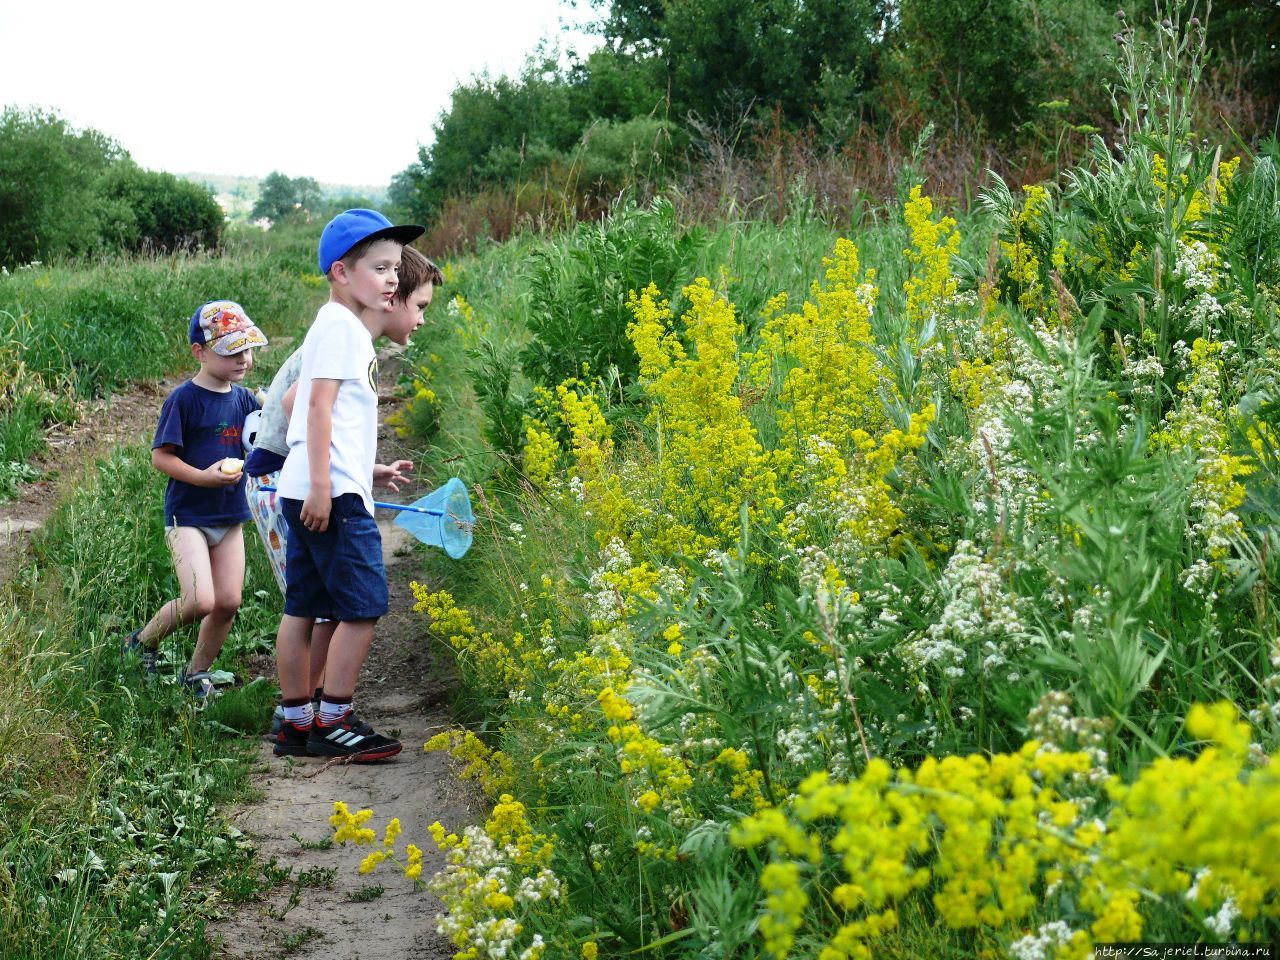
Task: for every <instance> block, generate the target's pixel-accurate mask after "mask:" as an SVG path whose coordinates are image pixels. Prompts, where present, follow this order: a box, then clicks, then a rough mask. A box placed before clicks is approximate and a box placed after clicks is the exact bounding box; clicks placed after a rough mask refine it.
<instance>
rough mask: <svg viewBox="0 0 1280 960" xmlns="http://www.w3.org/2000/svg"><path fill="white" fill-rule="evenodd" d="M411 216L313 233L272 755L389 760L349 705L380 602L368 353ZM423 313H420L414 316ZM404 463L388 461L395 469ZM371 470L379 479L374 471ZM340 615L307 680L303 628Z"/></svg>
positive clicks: (391, 330) (374, 419)
mask: <svg viewBox="0 0 1280 960" xmlns="http://www.w3.org/2000/svg"><path fill="white" fill-rule="evenodd" d="M423 229H424V228H422V227H420V226H415V225H407V226H394V225H392V223H391V222H390V221H389V220H387V218H386V217H384V216H382V214H380V213H377V212H375V211H373V210H362V209H356V210H346V211H344V212H342V213H340V214H338V216H336V217H334V218H333V219H332V220H331V221H329V223H328V224H327V225H326V226H325V228H324V231H323V232H322V233H321V235H320V244H319V265H320V272H321V273H323V274H324V275H325V276H326V277H327V278H328V280H329V302H328V303H326V304H325V305H324V306H323V307H321V308H320V312H319V313H318V314H317V315H316V320H315V323H313V324H312V326H311V329H310V330H309V331H308V333H307V336H306V339H305V340H304V341H303V344H302V371H301V374H300V375H299V377H298V382H297V394H296V398H295V400H294V405H293V412H292V414H291V416H290V420H289V430H288V434H287V440H288V444H289V454H288V456H287V457H286V458H285V462H284V466H283V467H282V468H281V470H280V479H279V482H278V484H277V488H278V490H279V494H280V506H281V511H282V513H283V514H284V516H285V520H286V522H287V523H288V527H289V536H288V542H287V545H286V551H287V553H286V557H285V569H286V570H287V571H288V577H287V581H288V582H287V584H286V586H285V602H284V617H283V618H282V619H281V622H280V630H279V633H278V634H277V636H276V664H277V669H278V671H279V678H280V691H281V697H282V706H283V709H284V714H285V716H284V720H283V722H282V723H281V726H280V731H279V733H278V734H277V735H276V744H275V753H276V755H277V756H300V755H303V754H310V755H312V756H329V757H345V758H347V760H348V761H349V762H354V763H369V762H374V761H379V760H386V759H388V758H390V757H393V756H395V755H396V754H398V753H399V752H400V750H401V744H400V742H399V741H398V740H394V739H391V738H389V737H384V736H382V735H380V734H378V733H375V732H374V730H373V728H372V727H371V726H369V724H367V723H365V722H364V721H363V720H361V719H360V718H359V717H358V716H357V715H356V713H355V711H354V710H353V709H352V703H353V701H354V698H355V687H356V681H357V679H358V678H359V675H360V670H361V668H362V667H363V666H364V660H365V657H366V656H367V655H368V652H369V645H370V644H371V642H372V641H373V628H374V624H376V623H377V621H378V619H379V618H380V617H382V616H383V615H384V614H385V613H386V612H387V609H388V594H387V579H386V573H385V571H384V569H383V565H382V539H381V536H380V535H379V533H378V528H377V525H376V524H375V523H374V520H373V489H372V488H373V482H374V462H375V459H376V458H375V452H376V447H377V439H378V388H377V383H378V377H377V354H376V353H375V352H374V348H373V342H374V340H376V339H377V338H378V337H380V336H382V335H383V334H387V335H389V336H391V337H392V338H393V339H399V340H400V341H401V342H403V341H404V340H405V339H407V338H408V335H409V333H411V332H412V331H411V330H404V331H402V330H400V329H398V326H399V325H400V323H401V321H400V320H399V319H397V318H398V317H399V316H400V314H399V313H397V312H393V308H394V305H395V295H396V289H397V286H398V283H399V280H398V277H397V270H398V269H399V266H400V259H401V249H402V247H403V245H404V244H406V243H408V242H409V241H411V240H413V239H414V238H416V237H418V236H420V235H421V234H422V233H423ZM419 319H420V316H419ZM407 468H408V464H407V463H401V464H397V465H395V466H393V467H391V468H388V469H391V470H392V471H393V472H394V473H395V474H396V475H397V478H398V476H399V470H400V469H407ZM379 479H380V480H385V479H387V478H386V477H379ZM319 617H324V618H327V619H330V620H336V621H337V622H338V626H337V629H336V630H335V631H334V634H333V639H332V641H331V642H330V645H329V654H328V658H327V664H326V673H325V681H324V692H323V694H322V696H321V699H320V705H319V712H318V714H317V713H316V712H315V710H314V708H313V706H312V702H311V693H312V690H311V688H310V661H311V650H310V645H311V628H312V625H313V624H314V622H315V620H316V619H317V618H319Z"/></svg>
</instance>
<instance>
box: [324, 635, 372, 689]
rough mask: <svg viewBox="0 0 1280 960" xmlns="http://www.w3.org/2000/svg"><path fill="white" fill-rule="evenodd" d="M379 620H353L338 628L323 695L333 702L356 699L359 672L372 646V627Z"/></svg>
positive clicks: (326, 672) (334, 637)
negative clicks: (353, 697) (354, 697)
mask: <svg viewBox="0 0 1280 960" xmlns="http://www.w3.org/2000/svg"><path fill="white" fill-rule="evenodd" d="M377 622H378V621H377V620H350V621H344V622H342V623H340V624H338V629H337V630H335V631H334V634H333V642H332V643H331V644H330V645H329V660H328V663H327V664H326V668H325V676H324V692H325V696H326V698H330V699H332V700H333V702H335V703H338V702H342V701H344V700H345V701H350V699H351V697H352V696H354V695H355V691H356V680H357V679H359V677H360V668H361V667H363V666H364V660H365V657H367V656H368V655H369V646H370V645H371V644H372V643H373V625H374V624H375V623H377Z"/></svg>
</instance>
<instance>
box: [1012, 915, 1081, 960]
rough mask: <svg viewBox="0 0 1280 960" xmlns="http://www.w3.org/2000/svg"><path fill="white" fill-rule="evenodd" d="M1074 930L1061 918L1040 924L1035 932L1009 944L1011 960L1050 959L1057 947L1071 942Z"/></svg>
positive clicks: (1055, 953) (1056, 951)
mask: <svg viewBox="0 0 1280 960" xmlns="http://www.w3.org/2000/svg"><path fill="white" fill-rule="evenodd" d="M1074 934H1075V931H1074V930H1072V929H1071V927H1069V926H1067V924H1065V923H1063V922H1062V921H1061V920H1053V921H1050V922H1049V923H1045V924H1042V925H1041V926H1040V927H1039V928H1037V929H1036V932H1035V933H1029V934H1027V935H1026V936H1025V937H1023V938H1021V939H1020V940H1015V941H1013V943H1011V944H1009V956H1010V957H1011V958H1012V960H1052V958H1053V957H1056V956H1057V955H1058V949H1059V948H1060V947H1064V946H1066V945H1067V944H1068V943H1070V942H1071V938H1072V936H1073V935H1074Z"/></svg>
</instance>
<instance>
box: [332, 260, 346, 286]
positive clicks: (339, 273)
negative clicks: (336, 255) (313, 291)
mask: <svg viewBox="0 0 1280 960" xmlns="http://www.w3.org/2000/svg"><path fill="white" fill-rule="evenodd" d="M329 275H330V276H331V277H333V281H334V283H344V284H345V283H346V282H347V280H349V279H350V277H349V276H348V275H347V265H346V264H345V263H344V262H343V261H341V260H335V261H333V266H332V267H330V268H329Z"/></svg>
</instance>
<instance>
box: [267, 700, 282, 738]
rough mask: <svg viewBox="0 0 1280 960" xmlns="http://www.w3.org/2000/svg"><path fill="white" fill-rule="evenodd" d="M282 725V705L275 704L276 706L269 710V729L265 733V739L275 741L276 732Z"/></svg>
mask: <svg viewBox="0 0 1280 960" xmlns="http://www.w3.org/2000/svg"><path fill="white" fill-rule="evenodd" d="M283 725H284V707H282V706H281V705H280V704H278V703H277V704H276V708H275V709H274V710H272V711H271V731H270V733H268V735H267V739H268V740H270V741H271V742H272V743H274V742H275V739H276V734H277V733H279V732H280V728H281V727H282V726H283Z"/></svg>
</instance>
